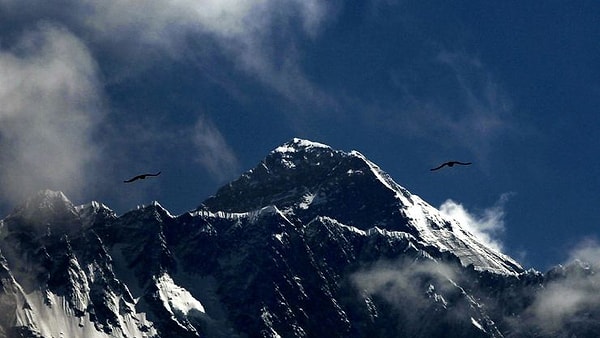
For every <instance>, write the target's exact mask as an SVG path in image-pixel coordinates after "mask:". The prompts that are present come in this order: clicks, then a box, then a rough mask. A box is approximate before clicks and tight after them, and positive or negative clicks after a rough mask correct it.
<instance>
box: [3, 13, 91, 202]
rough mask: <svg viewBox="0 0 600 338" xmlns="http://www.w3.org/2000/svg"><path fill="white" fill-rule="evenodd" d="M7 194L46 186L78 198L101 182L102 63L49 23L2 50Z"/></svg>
mask: <svg viewBox="0 0 600 338" xmlns="http://www.w3.org/2000/svg"><path fill="white" fill-rule="evenodd" d="M0 102H2V105H1V106H0V144H1V147H2V148H0V181H1V183H2V193H1V198H2V199H3V200H4V201H9V202H11V203H15V202H20V201H21V200H22V199H23V198H24V197H25V196H26V195H29V194H31V193H32V192H34V191H36V190H39V189H44V188H51V189H59V190H64V191H65V192H66V193H67V194H69V195H74V196H78V194H79V193H80V192H81V191H82V190H83V189H92V188H91V187H90V186H93V184H91V183H90V180H97V177H98V176H96V174H98V170H99V168H98V166H96V165H95V164H96V163H95V161H96V160H97V159H98V156H99V153H100V148H99V147H98V146H97V145H96V144H95V142H94V141H93V139H94V131H95V128H96V126H97V125H98V123H100V121H101V120H102V117H103V106H102V94H101V90H100V88H99V85H98V78H97V67H96V64H95V62H94V59H93V58H92V56H91V55H90V53H89V51H88V49H87V48H86V46H85V45H84V44H83V43H82V42H81V41H80V40H79V39H78V38H77V37H75V36H74V35H73V34H71V33H70V32H69V31H68V30H66V29H64V28H61V27H58V26H53V25H50V24H42V25H39V26H38V27H37V28H36V29H35V30H31V31H28V32H27V33H25V34H23V35H22V36H21V37H20V39H19V40H18V42H17V43H15V44H14V45H13V46H11V48H10V49H4V50H0Z"/></svg>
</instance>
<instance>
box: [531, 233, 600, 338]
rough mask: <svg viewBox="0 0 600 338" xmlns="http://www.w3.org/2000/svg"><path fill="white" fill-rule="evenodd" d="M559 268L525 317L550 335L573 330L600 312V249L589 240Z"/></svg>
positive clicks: (540, 291) (580, 245)
mask: <svg viewBox="0 0 600 338" xmlns="http://www.w3.org/2000/svg"><path fill="white" fill-rule="evenodd" d="M564 264H565V265H564V266H562V265H561V266H558V267H556V268H555V270H554V272H553V273H552V275H551V276H554V277H552V278H551V279H549V281H548V282H546V284H545V286H544V288H542V289H541V290H539V292H537V293H536V294H535V298H534V300H533V302H532V304H531V306H529V308H528V309H527V310H526V312H525V314H526V315H527V316H528V318H530V319H531V323H532V324H534V325H535V326H536V327H537V329H538V330H541V331H543V332H544V333H546V334H550V335H559V333H560V331H563V330H565V331H567V332H568V331H572V330H571V329H569V326H570V325H571V327H572V325H575V326H577V325H578V323H580V322H582V321H585V320H587V318H588V317H589V316H590V314H592V317H594V315H593V314H598V313H599V309H600V275H599V274H598V273H597V272H598V269H600V246H599V245H598V243H597V242H596V241H593V240H585V241H583V242H582V243H580V244H579V245H578V246H577V247H576V248H575V249H573V250H572V251H571V252H570V254H569V258H568V260H567V261H566V262H565V263H564Z"/></svg>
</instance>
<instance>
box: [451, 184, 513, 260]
mask: <svg viewBox="0 0 600 338" xmlns="http://www.w3.org/2000/svg"><path fill="white" fill-rule="evenodd" d="M510 196H512V193H505V194H502V196H500V199H499V200H498V201H497V202H496V203H495V204H494V205H493V206H492V207H489V208H486V209H484V210H482V211H481V212H479V213H473V212H469V211H468V210H467V209H466V208H465V207H464V206H463V205H462V204H460V203H457V202H455V201H453V200H451V199H448V200H446V201H445V202H444V203H442V205H441V206H440V208H439V210H440V212H441V213H442V214H443V215H444V216H446V217H449V218H453V219H455V220H457V221H458V222H459V223H460V224H461V226H463V227H464V228H465V230H467V231H469V232H470V233H472V234H473V235H474V236H475V237H477V239H479V241H480V242H482V243H483V244H485V245H486V246H488V247H490V248H493V249H494V250H496V251H498V252H502V241H501V240H500V236H501V235H502V233H503V232H504V206H505V204H506V202H507V201H508V199H509V198H510Z"/></svg>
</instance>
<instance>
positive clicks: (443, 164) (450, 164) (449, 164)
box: [429, 161, 471, 171]
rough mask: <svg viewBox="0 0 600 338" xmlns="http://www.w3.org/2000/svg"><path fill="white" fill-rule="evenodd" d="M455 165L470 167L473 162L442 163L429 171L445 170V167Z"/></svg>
mask: <svg viewBox="0 0 600 338" xmlns="http://www.w3.org/2000/svg"><path fill="white" fill-rule="evenodd" d="M455 164H460V165H469V164H471V162H459V161H450V162H446V163H442V164H441V165H440V166H439V167H437V168H433V169H429V170H431V171H434V170H438V169H441V168H443V167H444V166H449V167H453V166H454V165H455Z"/></svg>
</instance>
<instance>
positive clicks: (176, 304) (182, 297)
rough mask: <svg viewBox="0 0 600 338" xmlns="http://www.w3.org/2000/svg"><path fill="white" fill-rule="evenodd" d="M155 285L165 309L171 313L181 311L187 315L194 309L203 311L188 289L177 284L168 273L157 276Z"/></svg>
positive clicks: (191, 313)
mask: <svg viewBox="0 0 600 338" xmlns="http://www.w3.org/2000/svg"><path fill="white" fill-rule="evenodd" d="M156 286H157V287H158V295H159V297H160V299H161V300H162V302H163V304H164V306H165V309H167V311H169V312H170V313H171V314H173V315H175V314H176V313H181V314H183V315H185V316H188V315H193V314H194V313H193V312H194V311H197V312H201V313H205V311H204V306H202V304H201V303H200V302H199V301H198V300H196V298H194V296H192V294H191V293H189V291H187V290H186V289H184V288H182V287H180V286H177V285H176V284H175V282H174V281H173V279H172V278H171V276H169V275H168V274H166V273H165V274H163V275H162V276H160V277H158V278H157V280H156Z"/></svg>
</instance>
